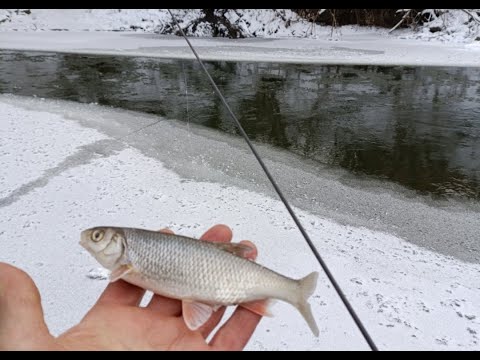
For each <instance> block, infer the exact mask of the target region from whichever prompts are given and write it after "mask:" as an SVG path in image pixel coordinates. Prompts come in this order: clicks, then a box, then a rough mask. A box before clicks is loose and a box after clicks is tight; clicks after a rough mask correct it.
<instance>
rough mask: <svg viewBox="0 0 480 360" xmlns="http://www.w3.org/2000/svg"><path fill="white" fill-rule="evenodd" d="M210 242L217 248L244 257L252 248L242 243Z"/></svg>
mask: <svg viewBox="0 0 480 360" xmlns="http://www.w3.org/2000/svg"><path fill="white" fill-rule="evenodd" d="M211 244H213V245H215V246H216V247H217V248H219V249H221V250H223V251H226V252H229V253H232V254H234V255H237V256H240V257H243V258H246V257H247V255H248V253H250V252H252V251H253V249H252V248H251V247H250V246H248V245H244V244H238V243H237V244H236V243H219V242H211Z"/></svg>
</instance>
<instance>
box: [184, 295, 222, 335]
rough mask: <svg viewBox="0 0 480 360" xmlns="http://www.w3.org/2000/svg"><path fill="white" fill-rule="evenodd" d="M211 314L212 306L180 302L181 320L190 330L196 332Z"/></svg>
mask: <svg viewBox="0 0 480 360" xmlns="http://www.w3.org/2000/svg"><path fill="white" fill-rule="evenodd" d="M213 312H214V307H213V306H212V305H207V304H203V303H200V302H190V301H185V300H184V301H182V314H183V320H184V321H185V324H186V325H187V327H188V328H189V329H190V330H193V331H194V330H197V329H198V328H199V327H201V326H202V325H203V324H205V323H206V322H207V321H208V319H209V318H210V316H211V315H212V313H213Z"/></svg>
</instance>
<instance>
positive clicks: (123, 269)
mask: <svg viewBox="0 0 480 360" xmlns="http://www.w3.org/2000/svg"><path fill="white" fill-rule="evenodd" d="M132 271H133V266H132V265H130V264H127V265H120V266H119V267H117V268H116V269H115V270H113V271H112V272H111V273H110V282H115V281H117V280H118V279H120V278H122V277H123V276H125V275H127V274H128V273H130V272H132Z"/></svg>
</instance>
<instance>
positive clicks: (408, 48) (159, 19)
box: [0, 9, 480, 66]
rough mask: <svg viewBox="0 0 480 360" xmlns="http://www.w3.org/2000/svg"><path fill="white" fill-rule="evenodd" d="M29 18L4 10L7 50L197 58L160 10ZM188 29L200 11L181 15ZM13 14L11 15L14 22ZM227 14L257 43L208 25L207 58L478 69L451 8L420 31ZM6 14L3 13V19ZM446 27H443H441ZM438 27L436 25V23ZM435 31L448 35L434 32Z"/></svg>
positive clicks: (471, 28) (253, 12) (250, 12)
mask: <svg viewBox="0 0 480 360" xmlns="http://www.w3.org/2000/svg"><path fill="white" fill-rule="evenodd" d="M31 11H32V13H31V14H30V15H27V14H23V13H19V14H16V13H15V12H13V11H7V10H4V14H3V17H4V20H5V21H4V22H1V23H0V48H1V49H12V50H37V51H59V52H68V53H95V54H117V55H126V56H152V57H163V58H185V59H193V55H192V53H191V51H190V49H189V48H188V47H187V45H186V43H185V41H184V40H183V39H182V38H180V37H177V36H173V35H172V36H167V35H159V34H160V33H164V32H165V31H166V28H167V27H168V26H170V25H169V24H170V22H171V19H170V15H169V14H168V12H166V10H161V9H93V10H85V9H83V10H82V9H47V10H45V9H32V10H31ZM174 14H175V16H176V17H177V18H178V20H179V21H180V23H181V24H182V26H186V25H188V24H191V22H192V21H193V20H195V19H198V18H199V17H200V16H201V12H200V10H198V9H197V10H175V11H174ZM7 15H8V17H7ZM225 17H226V18H228V19H229V20H231V21H233V22H234V23H235V24H236V25H237V26H238V27H239V28H241V29H242V30H243V31H245V33H246V34H249V35H250V36H252V37H253V36H255V37H253V38H246V39H224V38H205V36H207V35H209V34H210V32H209V30H208V29H207V27H201V26H199V27H197V29H195V31H193V30H192V28H191V27H189V28H188V29H187V34H188V35H194V36H196V37H197V38H195V40H193V41H192V42H193V45H194V46H195V47H196V48H197V50H198V52H199V54H200V56H201V57H202V58H203V59H205V60H230V61H273V62H300V63H319V64H370V65H437V66H449V65H453V66H479V64H480V51H479V49H480V47H479V46H478V45H477V43H478V41H475V38H476V36H477V33H478V24H476V23H475V22H472V21H470V22H469V21H468V16H467V15H466V14H465V13H463V12H461V11H460V10H458V11H453V10H452V11H449V12H447V13H446V14H444V15H441V16H440V17H438V19H434V20H432V22H431V23H428V24H427V25H425V26H422V27H420V28H419V29H418V30H417V31H413V30H410V29H398V30H395V31H394V32H392V33H391V34H389V33H388V29H383V28H371V27H359V26H343V27H338V28H331V27H329V26H318V25H312V24H311V23H308V22H306V21H305V20H303V19H301V18H298V16H297V15H296V14H295V13H293V12H291V11H290V10H280V9H277V10H269V9H260V10H258V9H243V10H240V11H234V10H229V11H228V12H227V13H226V14H225ZM1 18H2V14H1V13H0V21H1ZM440 22H441V23H440ZM432 24H433V25H432ZM432 26H437V27H440V28H441V30H440V31H437V32H434V33H432V32H431V31H430V28H431V27H432Z"/></svg>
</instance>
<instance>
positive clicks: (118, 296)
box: [0, 225, 261, 350]
mask: <svg viewBox="0 0 480 360" xmlns="http://www.w3.org/2000/svg"><path fill="white" fill-rule="evenodd" d="M162 231H165V232H171V231H169V230H162ZM201 239H202V240H207V241H218V242H229V241H231V240H232V231H231V230H230V228H228V227H227V226H225V225H216V226H213V227H212V228H210V229H209V230H208V231H207V232H206V233H205V234H203V236H202V237H201ZM243 243H245V244H246V245H249V246H251V247H252V252H251V253H250V254H249V256H248V257H249V258H251V259H255V258H256V255H257V250H256V248H255V246H254V245H253V244H252V243H251V242H247V241H243ZM144 294H145V290H143V289H141V288H139V287H136V286H134V285H131V284H129V283H127V282H125V281H123V280H119V281H116V282H114V283H110V284H109V285H108V286H107V287H106V289H105V291H104V292H103V293H102V295H101V296H100V298H99V299H98V301H97V303H96V304H95V305H94V306H93V307H92V308H91V309H90V310H89V311H88V313H87V314H86V315H85V317H84V318H83V319H82V321H81V322H80V323H79V324H78V325H76V326H74V327H72V328H71V329H69V330H67V331H66V332H65V333H63V334H62V335H60V336H59V337H57V338H55V337H54V336H52V335H51V334H50V332H49V331H48V328H47V325H46V324H45V320H44V317H43V310H42V306H41V303H40V294H39V292H38V289H37V287H36V286H35V284H34V282H33V280H32V279H31V278H30V276H29V275H27V274H26V273H25V272H23V271H21V270H19V269H17V268H15V267H13V266H11V265H7V264H5V263H0V350H6V349H15V350H21V349H24V350H33V349H43V350H123V349H125V350H126V349H129V350H130V349H131V350H242V349H243V348H244V347H245V345H246V344H247V342H248V340H249V339H250V337H251V336H252V334H253V332H254V330H255V328H256V326H257V325H258V323H259V321H260V319H261V316H259V315H257V314H254V313H252V312H250V311H248V310H246V309H244V308H242V307H237V308H236V310H235V311H234V313H233V314H232V316H231V317H230V319H228V320H227V322H226V323H225V324H224V325H223V326H222V327H221V328H220V329H219V330H218V331H217V332H216V333H215V335H214V336H213V337H212V339H211V341H210V342H208V343H207V341H206V339H207V337H208V336H209V335H210V333H212V331H213V330H214V329H215V327H216V326H217V325H218V323H219V322H220V320H221V318H222V316H223V314H224V312H225V307H222V308H221V309H219V310H218V311H216V312H215V313H214V314H213V315H212V317H211V318H210V319H209V320H208V321H207V323H206V324H205V325H203V326H202V327H201V328H200V329H199V330H197V331H191V330H189V329H188V328H187V327H186V325H185V322H184V320H183V318H182V307H181V302H180V301H179V300H174V299H170V298H167V297H163V296H160V295H154V296H153V297H152V299H151V301H150V303H149V304H148V305H147V306H146V307H139V303H140V301H141V300H142V298H143V295H144Z"/></svg>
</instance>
